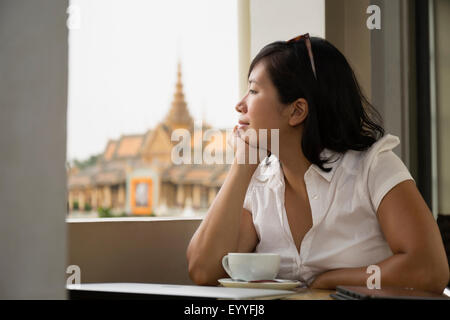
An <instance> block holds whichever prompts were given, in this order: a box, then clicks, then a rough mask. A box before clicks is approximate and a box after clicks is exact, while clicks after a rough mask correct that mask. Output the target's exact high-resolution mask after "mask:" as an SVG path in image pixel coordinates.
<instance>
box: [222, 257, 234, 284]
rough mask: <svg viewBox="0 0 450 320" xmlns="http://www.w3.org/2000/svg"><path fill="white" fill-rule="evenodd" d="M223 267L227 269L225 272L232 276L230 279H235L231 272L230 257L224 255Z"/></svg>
mask: <svg viewBox="0 0 450 320" xmlns="http://www.w3.org/2000/svg"><path fill="white" fill-rule="evenodd" d="M222 267H223V268H224V269H225V271H226V272H227V273H228V275H229V276H230V278H233V276H232V275H231V270H230V266H229V265H228V255H227V254H226V255H224V256H223V258H222Z"/></svg>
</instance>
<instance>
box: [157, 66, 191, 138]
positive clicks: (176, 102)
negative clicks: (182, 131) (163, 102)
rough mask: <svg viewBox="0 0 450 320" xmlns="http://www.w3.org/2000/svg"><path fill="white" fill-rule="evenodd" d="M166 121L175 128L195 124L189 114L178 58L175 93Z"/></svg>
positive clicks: (188, 126)
mask: <svg viewBox="0 0 450 320" xmlns="http://www.w3.org/2000/svg"><path fill="white" fill-rule="evenodd" d="M164 122H165V123H166V124H167V125H169V126H171V127H172V128H173V129H176V128H186V129H189V128H191V127H192V125H193V119H192V117H191V115H190V114H189V110H188V108H187V104H186V101H185V100H184V94H183V82H182V80H181V61H180V59H178V66H177V82H176V85H175V93H174V95H173V100H172V104H171V107H170V110H169V112H168V114H167V116H166V119H165V120H164Z"/></svg>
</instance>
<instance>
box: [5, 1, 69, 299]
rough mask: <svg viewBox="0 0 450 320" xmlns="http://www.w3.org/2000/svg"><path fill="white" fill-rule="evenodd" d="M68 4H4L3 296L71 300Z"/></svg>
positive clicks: (53, 2) (6, 2)
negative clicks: (68, 253) (68, 291)
mask: <svg viewBox="0 0 450 320" xmlns="http://www.w3.org/2000/svg"><path fill="white" fill-rule="evenodd" d="M66 8H67V1H61V0H41V1H17V0H2V1H1V2H0V43H1V45H0V150H1V151H0V219H1V220H0V299H65V297H66V290H65V279H66V274H65V267H66V255H65V253H66V229H65V228H66V225H65V214H66V172H65V160H66V159H65V155H66V105H67V28H66V24H65V23H66V12H65V11H66Z"/></svg>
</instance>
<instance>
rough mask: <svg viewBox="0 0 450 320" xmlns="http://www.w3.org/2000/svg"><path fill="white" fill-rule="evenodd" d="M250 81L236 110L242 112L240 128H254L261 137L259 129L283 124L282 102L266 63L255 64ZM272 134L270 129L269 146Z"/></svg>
mask: <svg viewBox="0 0 450 320" xmlns="http://www.w3.org/2000/svg"><path fill="white" fill-rule="evenodd" d="M248 81H249V83H248V85H249V89H248V91H247V93H246V95H245V96H244V97H243V98H242V100H241V101H240V102H239V103H238V104H237V105H236V111H237V112H239V113H240V116H239V123H240V124H241V126H240V128H241V129H242V130H244V131H248V130H249V129H254V130H255V131H256V134H257V136H258V139H259V129H280V125H281V126H282V123H283V121H282V120H283V118H282V115H281V114H280V112H279V111H278V110H280V109H281V108H282V104H281V102H280V101H279V100H278V92H277V90H276V88H275V86H274V85H273V83H272V81H271V80H270V78H269V76H268V74H267V73H266V71H265V67H264V63H261V62H259V63H257V64H256V65H255V67H254V68H253V70H252V72H251V73H250V76H249V79H248ZM244 123H247V124H248V125H245V124H244ZM280 131H281V130H280ZM270 135H271V133H270V130H267V139H268V140H267V141H268V146H269V147H270ZM269 149H270V148H269Z"/></svg>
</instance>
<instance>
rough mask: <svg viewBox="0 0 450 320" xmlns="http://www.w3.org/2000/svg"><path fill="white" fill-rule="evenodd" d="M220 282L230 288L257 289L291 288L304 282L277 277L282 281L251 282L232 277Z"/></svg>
mask: <svg viewBox="0 0 450 320" xmlns="http://www.w3.org/2000/svg"><path fill="white" fill-rule="evenodd" d="M218 281H219V283H220V284H221V285H222V286H224V287H230V288H255V289H275V290H276V289H278V290H290V289H294V288H296V287H298V286H300V285H301V284H302V283H301V282H300V281H298V280H284V279H275V281H280V282H271V281H267V282H251V281H250V282H249V281H242V280H233V279H231V278H224V279H219V280H218Z"/></svg>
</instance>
